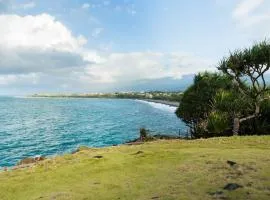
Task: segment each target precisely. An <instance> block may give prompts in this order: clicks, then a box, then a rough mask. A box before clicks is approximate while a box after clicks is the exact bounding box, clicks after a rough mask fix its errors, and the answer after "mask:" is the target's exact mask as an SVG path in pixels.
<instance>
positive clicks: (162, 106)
mask: <svg viewBox="0 0 270 200" xmlns="http://www.w3.org/2000/svg"><path fill="white" fill-rule="evenodd" d="M135 101H137V102H141V103H145V104H148V105H150V106H152V107H154V108H156V109H159V110H163V111H167V112H171V113H175V111H176V109H177V107H175V106H170V105H166V104H162V103H156V102H150V101H144V100H135Z"/></svg>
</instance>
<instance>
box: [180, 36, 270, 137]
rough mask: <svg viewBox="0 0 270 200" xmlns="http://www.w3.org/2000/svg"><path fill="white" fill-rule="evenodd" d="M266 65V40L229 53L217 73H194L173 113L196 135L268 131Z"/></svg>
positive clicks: (269, 57) (269, 58) (269, 48)
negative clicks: (191, 83)
mask: <svg viewBox="0 0 270 200" xmlns="http://www.w3.org/2000/svg"><path fill="white" fill-rule="evenodd" d="M269 67H270V43H269V42H267V41H263V42H261V43H257V44H255V45H253V46H252V47H251V48H245V49H243V50H237V51H235V52H232V53H230V55H229V56H228V57H226V58H224V59H223V60H222V61H221V62H220V63H219V66H218V69H219V70H220V71H221V73H220V74H217V73H213V74H211V73H207V72H206V73H203V74H198V75H197V76H195V79H194V83H193V85H192V86H190V87H189V88H188V89H187V90H186V91H185V92H184V94H183V98H182V100H181V102H180V106H179V108H178V109H177V111H176V115H177V116H178V117H179V118H181V119H182V120H183V121H184V122H186V123H187V125H188V126H189V127H190V128H191V134H192V136H193V137H196V138H198V137H212V136H222V135H226V136H227V135H232V133H234V134H239V133H240V134H262V133H263V134H270V126H269V124H270V121H269V119H270V116H269V113H270V103H269V101H270V98H269V97H270V95H269V86H268V85H267V83H266V80H265V73H267V71H268V70H269Z"/></svg>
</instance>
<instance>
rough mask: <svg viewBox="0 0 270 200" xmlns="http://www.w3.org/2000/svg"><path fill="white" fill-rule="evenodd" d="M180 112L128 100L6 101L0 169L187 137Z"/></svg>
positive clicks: (1, 108)
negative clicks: (152, 137) (145, 132)
mask: <svg viewBox="0 0 270 200" xmlns="http://www.w3.org/2000/svg"><path fill="white" fill-rule="evenodd" d="M174 111H175V108H174V107H170V106H166V105H162V104H157V103H150V102H144V101H137V100H122V99H75V98H74V99H72V98H17V97H0V167H9V166H13V165H15V164H16V163H17V162H18V161H20V160H21V159H23V158H26V157H33V156H40V155H42V156H54V155H59V154H63V153H70V152H72V151H74V150H75V149H77V148H78V147H79V146H82V145H86V146H90V147H103V146H111V145H117V144H122V143H124V142H127V141H129V140H132V139H135V138H138V136H139V129H140V128H141V127H144V128H146V129H149V130H151V131H152V133H153V134H158V133H162V134H168V135H178V134H179V129H181V132H182V133H183V134H184V132H185V130H186V126H185V124H184V123H183V122H181V121H180V120H179V119H178V118H177V117H176V116H175V114H174Z"/></svg>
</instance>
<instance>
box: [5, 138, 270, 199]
mask: <svg viewBox="0 0 270 200" xmlns="http://www.w3.org/2000/svg"><path fill="white" fill-rule="evenodd" d="M95 156H102V157H101V158H100V157H99V158H95ZM227 160H230V161H234V162H236V163H237V164H235V165H233V166H231V165H229V164H228V163H227ZM228 183H237V184H239V185H240V186H242V187H240V188H238V189H235V190H232V191H228V190H224V189H223V188H224V186H226V185H227V184H228ZM0 199H1V200H9V199H10V200H13V199H14V200H24V199H25V200H32V199H40V200H49V199H74V200H80V199H85V200H86V199H94V200H95V199H108V200H112V199H203V200H205V199H256V200H257V199H267V200H268V199H270V136H260V137H257V136H250V137H231V138H212V139H207V140H193V141H180V140H171V141H156V142H151V143H146V144H142V145H133V146H127V145H122V146H118V147H109V148H102V149H88V148H82V150H80V151H79V152H77V153H76V154H72V155H71V154H70V155H64V156H59V157H56V158H53V159H48V160H45V161H41V162H39V163H38V164H36V165H34V166H33V167H31V168H26V169H19V170H14V171H8V172H0Z"/></svg>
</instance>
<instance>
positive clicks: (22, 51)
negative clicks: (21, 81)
mask: <svg viewBox="0 0 270 200" xmlns="http://www.w3.org/2000/svg"><path fill="white" fill-rule="evenodd" d="M0 26H1V29H0V58H1V59H0V73H2V74H9V73H10V74H16V73H19V74H23V73H31V72H48V71H51V70H58V69H59V68H71V67H80V66H84V65H86V64H87V63H95V62H96V61H98V60H99V59H100V58H99V56H98V55H97V54H95V52H94V51H91V52H90V51H89V50H87V49H85V48H84V45H85V44H86V43H87V40H86V39H85V37H83V36H82V35H79V36H78V37H75V36H74V35H73V34H72V32H71V31H70V30H69V29H68V28H67V27H65V26H64V25H63V24H62V23H61V22H59V21H57V20H56V19H55V18H54V17H52V16H51V15H48V14H41V15H36V16H32V15H27V16H19V15H0Z"/></svg>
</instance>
